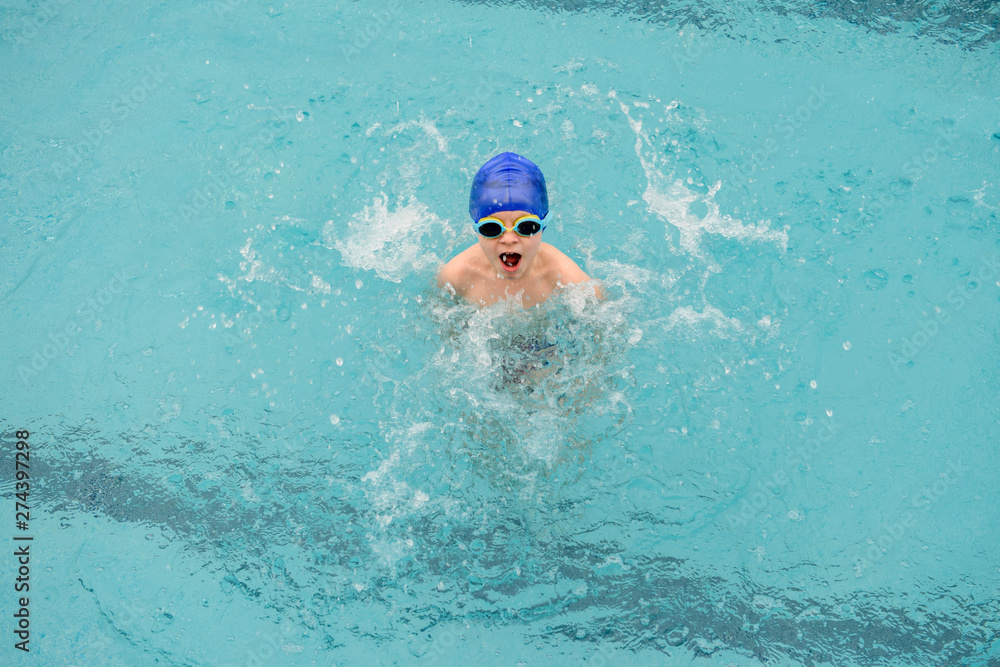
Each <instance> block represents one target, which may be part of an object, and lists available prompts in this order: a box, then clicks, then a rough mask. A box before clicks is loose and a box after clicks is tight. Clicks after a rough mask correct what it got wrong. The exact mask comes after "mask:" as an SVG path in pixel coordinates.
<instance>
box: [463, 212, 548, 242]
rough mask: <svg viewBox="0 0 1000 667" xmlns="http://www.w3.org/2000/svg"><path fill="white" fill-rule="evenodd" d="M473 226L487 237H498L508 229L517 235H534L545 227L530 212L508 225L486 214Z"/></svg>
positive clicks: (481, 234)
mask: <svg viewBox="0 0 1000 667" xmlns="http://www.w3.org/2000/svg"><path fill="white" fill-rule="evenodd" d="M474 227H475V228H476V232H478V233H479V235H480V236H485V237H486V238H488V239H495V238H499V237H500V236H502V235H503V233H504V230H509V229H513V230H514V233H515V234H517V235H518V236H534V235H535V234H537V233H539V232H540V231H542V230H544V229H545V225H543V224H542V221H541V220H540V219H539V218H538V216H537V215H531V214H529V215H522V216H521V217H520V218H518V219H517V220H515V221H514V224H512V225H511V226H510V227H508V226H507V225H505V224H504V222H503V220H501V219H499V218H494V217H493V216H492V215H488V216H486V217H485V218H480V220H479V222H477V223H475V225H474Z"/></svg>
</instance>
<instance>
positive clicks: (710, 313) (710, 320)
mask: <svg viewBox="0 0 1000 667" xmlns="http://www.w3.org/2000/svg"><path fill="white" fill-rule="evenodd" d="M666 328H667V330H669V331H679V332H680V333H682V334H685V335H688V336H690V337H692V338H695V339H697V338H698V332H700V331H701V330H702V329H705V328H708V329H709V330H710V331H711V332H712V333H713V334H714V335H716V336H718V337H720V338H735V337H737V336H739V335H740V334H741V333H743V324H742V323H741V322H740V321H739V320H738V319H736V318H735V317H726V315H725V314H724V313H723V312H722V311H721V310H719V309H718V308H716V307H715V306H712V305H706V306H705V310H703V311H702V312H698V311H697V310H695V309H694V308H692V307H691V306H681V307H680V308H677V309H676V310H674V312H672V313H671V314H670V316H669V317H668V318H667V322H666Z"/></svg>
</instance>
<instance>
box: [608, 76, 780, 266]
mask: <svg viewBox="0 0 1000 667" xmlns="http://www.w3.org/2000/svg"><path fill="white" fill-rule="evenodd" d="M609 97H612V98H614V99H617V97H616V96H615V94H614V93H613V92H612V93H610V94H609ZM618 104H619V106H620V108H621V111H622V113H623V114H625V118H626V119H627V120H628V124H629V127H631V128H632V131H633V132H635V154H636V156H637V157H638V158H639V162H640V164H641V165H642V169H643V171H644V172H645V174H646V183H647V185H646V191H645V192H644V193H643V195H642V198H643V200H644V201H645V202H646V203H647V204H648V206H649V210H650V211H652V212H653V213H655V214H656V215H657V217H659V218H660V219H661V220H664V221H666V222H668V223H669V224H671V225H673V226H674V227H676V228H677V230H678V231H679V232H680V244H681V247H682V248H683V249H684V250H685V251H687V252H688V253H690V254H692V255H695V256H697V257H701V256H702V251H701V247H700V244H701V239H702V236H703V235H704V234H706V233H709V234H718V235H720V236H724V237H726V238H732V239H737V240H739V241H742V242H754V243H774V244H776V245H778V246H779V247H780V248H781V250H782V251H784V250H785V249H786V248H787V247H788V234H787V232H785V231H784V230H774V229H771V228H770V222H769V221H767V220H761V221H759V222H758V223H757V224H755V225H753V224H750V225H744V224H743V221H742V220H737V219H736V218H733V217H732V216H730V215H728V214H723V213H720V211H719V205H718V203H716V201H715V194H716V193H717V192H718V191H719V189H720V188H721V187H722V182H721V181H717V182H716V183H715V184H714V185H713V186H711V187H710V188H709V190H708V192H707V193H705V194H700V193H698V192H696V191H694V190H691V189H690V188H688V187H687V186H686V185H684V182H683V181H682V180H681V179H672V176H666V175H664V174H663V172H661V171H660V170H659V169H658V168H657V166H656V147H655V146H654V145H653V143H652V142H651V141H650V139H649V137H648V136H647V135H646V133H645V132H643V130H642V121H641V120H637V119H635V118H632V116H631V115H630V113H629V111H630V110H629V107H628V106H626V105H625V104H624V103H623V102H621V101H620V100H619V101H618ZM644 146H648V147H649V149H650V152H651V155H650V156H649V158H648V159H647V157H646V154H645V150H644ZM695 202H701V203H702V204H704V205H705V207H706V209H707V213H706V215H705V217H703V218H702V217H699V216H698V215H697V214H695V213H693V212H692V211H691V205H692V204H693V203H695Z"/></svg>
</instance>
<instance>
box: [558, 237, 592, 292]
mask: <svg viewBox="0 0 1000 667" xmlns="http://www.w3.org/2000/svg"><path fill="white" fill-rule="evenodd" d="M553 250H555V251H556V252H557V253H558V255H557V257H559V270H558V275H559V278H558V283H559V284H560V285H573V284H575V283H586V282H590V283H593V284H594V293H595V294H596V295H597V298H598V299H603V298H604V288H603V287H602V286H601V283H600V282H599V281H597V280H594V279H593V278H591V277H590V276H588V275H587V274H586V273H584V271H583V269H581V268H580V267H579V266H577V265H576V262H574V261H573V260H572V259H570V258H569V257H567V256H566V255H565V254H563V252H562V251H561V250H558V249H556V248H553Z"/></svg>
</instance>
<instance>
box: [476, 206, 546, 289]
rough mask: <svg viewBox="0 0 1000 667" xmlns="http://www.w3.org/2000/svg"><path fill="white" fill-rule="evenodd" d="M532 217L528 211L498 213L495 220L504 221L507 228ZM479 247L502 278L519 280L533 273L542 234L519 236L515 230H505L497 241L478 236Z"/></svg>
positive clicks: (495, 214)
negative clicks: (522, 219) (526, 217)
mask: <svg viewBox="0 0 1000 667" xmlns="http://www.w3.org/2000/svg"><path fill="white" fill-rule="evenodd" d="M526 215H531V214H530V213H528V212H527V211H498V212H496V213H494V214H493V217H494V218H497V219H498V220H502V221H503V222H504V226H505V227H510V226H511V225H513V224H514V221H515V220H517V219H518V218H521V217H524V216H526ZM476 236H477V237H478V239H479V247H480V248H482V251H483V253H484V254H485V255H486V259H487V260H488V261H489V263H490V265H491V266H492V267H493V268H494V269H496V271H497V273H498V274H499V275H500V277H502V278H507V279H509V280H517V279H519V278H523V277H524V276H525V275H527V274H528V273H529V272H530V271H531V265H532V264H533V263H534V261H535V256H536V255H538V249H539V248H540V247H541V246H542V232H538V233H537V234H535V235H534V236H518V235H517V233H515V232H514V230H513V229H504V232H503V234H501V235H500V236H498V237H497V238H495V239H489V238H486V237H485V236H483V235H481V234H476Z"/></svg>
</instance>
